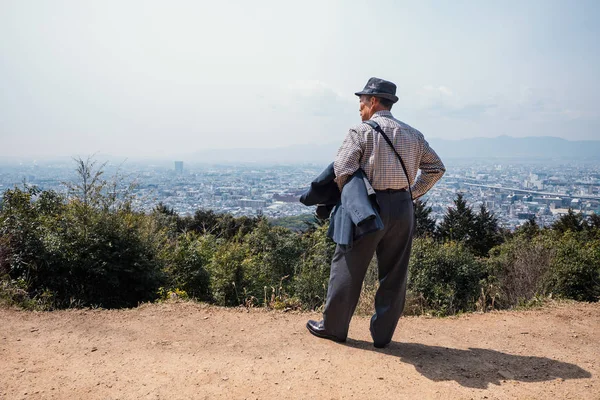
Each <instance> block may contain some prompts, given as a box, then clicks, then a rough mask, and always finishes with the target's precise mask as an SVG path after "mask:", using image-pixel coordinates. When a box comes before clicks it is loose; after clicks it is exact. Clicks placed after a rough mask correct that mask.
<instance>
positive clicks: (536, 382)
mask: <svg viewBox="0 0 600 400" xmlns="http://www.w3.org/2000/svg"><path fill="white" fill-rule="evenodd" d="M318 317H319V315H318V314H309V313H295V312H288V313H284V312H278V311H265V310H260V309H251V310H249V311H247V310H245V309H224V308H218V307H212V306H207V305H202V304H196V303H170V304H157V305H144V306H141V307H139V308H136V309H130V310H119V311H107V310H69V311H57V312H26V311H16V310H0V399H213V398H227V399H238V398H239V399H244V398H248V399H266V398H283V399H316V398H318V399H348V398H354V399H370V398H373V399H400V398H408V399H423V398H431V399H438V398H443V399H454V398H464V399H512V398H522V399H547V398H558V399H567V398H573V399H600V377H599V376H600V304H559V305H552V306H548V307H544V308H542V309H538V310H530V311H519V312H494V313H488V314H470V315H464V316H460V317H455V318H444V319H437V318H427V317H407V318H402V319H401V320H400V324H399V326H398V329H397V330H396V335H395V336H394V342H392V344H391V346H390V347H389V348H387V349H383V350H378V349H375V348H374V347H373V346H372V344H371V342H370V336H369V329H368V326H369V323H368V318H365V317H355V318H354V319H353V321H352V325H351V327H350V336H349V340H348V342H347V343H345V344H339V343H334V342H331V341H328V340H323V339H318V338H316V337H314V336H312V335H310V334H309V333H308V332H307V330H306V328H305V326H304V325H305V323H306V320H307V319H309V318H313V319H314V318H318Z"/></svg>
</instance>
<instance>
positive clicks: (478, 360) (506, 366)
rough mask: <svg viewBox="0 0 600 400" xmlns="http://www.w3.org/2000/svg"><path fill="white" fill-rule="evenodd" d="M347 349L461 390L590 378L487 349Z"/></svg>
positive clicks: (571, 368)
mask: <svg viewBox="0 0 600 400" xmlns="http://www.w3.org/2000/svg"><path fill="white" fill-rule="evenodd" d="M346 345H347V346H350V347H355V348H360V349H363V350H370V351H376V352H378V353H383V354H389V355H390V356H396V357H399V358H400V360H401V361H402V362H405V363H409V364H412V365H414V366H415V369H416V370H417V371H418V372H419V373H421V374H422V375H424V376H425V377H427V378H429V379H431V380H432V381H435V382H439V381H456V382H457V383H459V384H460V385H462V386H466V387H469V388H477V389H486V388H487V387H488V386H489V384H490V383H493V384H495V385H500V383H501V381H502V380H515V381H520V382H543V381H550V380H553V379H557V378H561V379H565V380H566V379H584V378H591V376H592V374H590V373H589V372H588V371H586V370H584V369H583V368H581V367H579V366H577V365H575V364H570V363H566V362H562V361H557V360H553V359H550V358H546V357H534V356H520V355H514V354H507V353H502V352H499V351H495V350H489V349H478V348H469V349H468V350H460V349H452V348H447V347H439V346H428V345H424V344H420V343H398V342H392V343H390V345H389V346H388V347H387V348H385V349H375V348H374V347H373V344H372V343H370V342H365V341H363V340H353V339H348V341H347V342H346Z"/></svg>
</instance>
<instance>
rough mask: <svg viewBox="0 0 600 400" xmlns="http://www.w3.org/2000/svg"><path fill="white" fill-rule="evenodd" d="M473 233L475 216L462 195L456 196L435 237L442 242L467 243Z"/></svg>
mask: <svg viewBox="0 0 600 400" xmlns="http://www.w3.org/2000/svg"><path fill="white" fill-rule="evenodd" d="M474 231H475V215H474V213H473V209H472V208H471V207H469V206H468V205H467V202H466V200H465V199H464V196H463V194H462V193H458V194H457V195H456V199H455V200H454V207H448V210H447V211H446V215H444V219H443V220H442V222H441V223H440V225H439V226H438V229H437V236H438V237H439V238H440V239H442V240H453V241H462V242H465V243H468V242H470V241H471V239H472V238H473V234H474Z"/></svg>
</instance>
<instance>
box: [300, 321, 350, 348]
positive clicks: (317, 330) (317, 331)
mask: <svg viewBox="0 0 600 400" xmlns="http://www.w3.org/2000/svg"><path fill="white" fill-rule="evenodd" d="M306 328H307V329H308V331H309V332H310V333H312V334H313V335H315V336H316V337H320V338H322V339H329V340H333V341H334V342H338V343H343V342H345V341H346V338H343V339H342V338H339V337H337V336H335V335H332V334H330V333H327V331H325V328H324V327H323V321H318V322H317V321H313V320H312V319H311V320H309V321H308V322H307V323H306Z"/></svg>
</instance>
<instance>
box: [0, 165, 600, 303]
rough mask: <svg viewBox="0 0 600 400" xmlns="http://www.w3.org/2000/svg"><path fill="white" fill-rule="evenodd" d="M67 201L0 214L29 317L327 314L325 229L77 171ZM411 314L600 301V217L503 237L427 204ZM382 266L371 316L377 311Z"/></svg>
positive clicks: (481, 221)
mask: <svg viewBox="0 0 600 400" xmlns="http://www.w3.org/2000/svg"><path fill="white" fill-rule="evenodd" d="M77 162H78V164H77V165H78V173H79V178H80V179H79V182H76V183H73V184H71V185H70V186H69V189H70V190H69V193H68V194H67V195H60V194H58V193H56V192H54V191H43V190H39V189H37V188H35V187H23V188H14V189H10V190H7V191H6V192H4V194H3V197H2V201H1V203H0V302H1V303H3V304H8V305H18V306H21V307H24V308H29V309H57V308H69V307H103V308H120V307H133V306H137V305H138V304H139V303H141V302H149V301H156V300H161V299H166V298H171V297H178V298H194V299H197V300H200V301H204V302H208V303H213V304H217V305H225V306H237V305H245V306H247V307H256V306H264V307H271V308H278V309H286V308H291V309H309V310H314V309H318V308H319V307H321V306H322V305H323V302H324V299H325V295H326V293H327V282H328V277H329V263H330V260H331V256H332V254H333V251H334V246H335V245H334V244H333V243H332V242H331V241H330V240H329V239H328V238H327V237H326V231H327V227H328V225H327V222H326V221H325V222H318V221H316V220H315V221H314V222H312V223H308V225H307V229H305V230H304V231H299V230H291V229H288V228H284V227H281V226H274V225H273V224H272V223H270V222H269V221H267V219H266V218H263V217H254V218H249V217H241V218H234V217H232V216H231V215H228V214H217V213H214V212H212V211H206V210H198V211H197V212H196V213H195V214H194V215H193V216H191V217H181V216H179V215H177V214H176V213H175V212H174V211H173V210H172V209H170V208H169V207H167V206H164V205H162V204H158V205H157V206H156V208H155V209H154V211H153V212H152V213H149V214H144V213H140V212H137V211H135V210H134V209H133V207H132V199H131V198H129V197H128V191H127V190H126V188H123V186H122V185H119V184H117V183H115V182H112V183H111V182H109V181H107V180H105V179H103V174H102V170H101V168H96V164H95V163H93V162H90V161H89V160H88V161H83V160H78V161H77ZM416 211H417V222H418V229H417V233H416V236H417V237H416V238H415V241H414V246H413V255H412V258H411V263H410V283H409V290H410V293H409V301H408V303H407V313H412V314H420V313H432V314H436V315H451V314H456V313H459V312H467V311H473V310H481V311H486V310H491V309H507V308H512V307H515V306H519V305H526V304H531V303H532V302H533V303H535V302H538V301H541V300H543V299H544V298H547V297H549V296H551V297H559V298H567V299H574V300H578V301H592V302H595V301H598V299H599V298H600V217H598V216H596V215H594V216H592V217H591V218H589V219H584V218H583V217H582V216H580V215H577V214H575V213H573V212H570V213H569V214H567V215H565V216H564V217H563V218H561V219H560V220H559V221H558V222H557V223H556V224H555V225H554V226H553V227H551V228H546V229H541V228H539V227H538V226H537V225H536V223H535V221H533V220H532V221H529V222H528V223H527V224H526V225H525V226H523V227H522V228H521V229H519V230H518V231H516V232H513V233H511V232H505V231H503V230H501V229H500V228H499V227H498V224H497V220H496V219H495V217H494V216H493V214H492V213H490V212H489V211H488V210H487V209H486V208H485V207H481V208H480V209H479V210H473V209H472V207H471V206H469V205H468V204H467V203H466V201H465V200H464V199H463V198H462V196H461V195H458V196H457V198H456V200H455V204H454V205H453V206H452V207H449V208H448V210H447V213H446V216H445V218H444V220H443V221H442V222H441V224H439V225H438V226H436V225H435V222H434V221H433V220H431V219H430V218H429V213H430V211H431V210H430V209H429V208H428V207H427V204H424V203H420V202H417V204H416ZM376 287H377V274H376V260H374V261H373V263H372V266H371V268H370V270H369V273H368V274H367V279H366V282H365V285H364V289H363V291H364V298H363V299H362V300H361V305H360V310H362V311H363V312H369V311H370V308H369V307H370V304H371V303H372V297H370V295H371V294H372V293H373V291H374V290H375V289H376Z"/></svg>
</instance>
